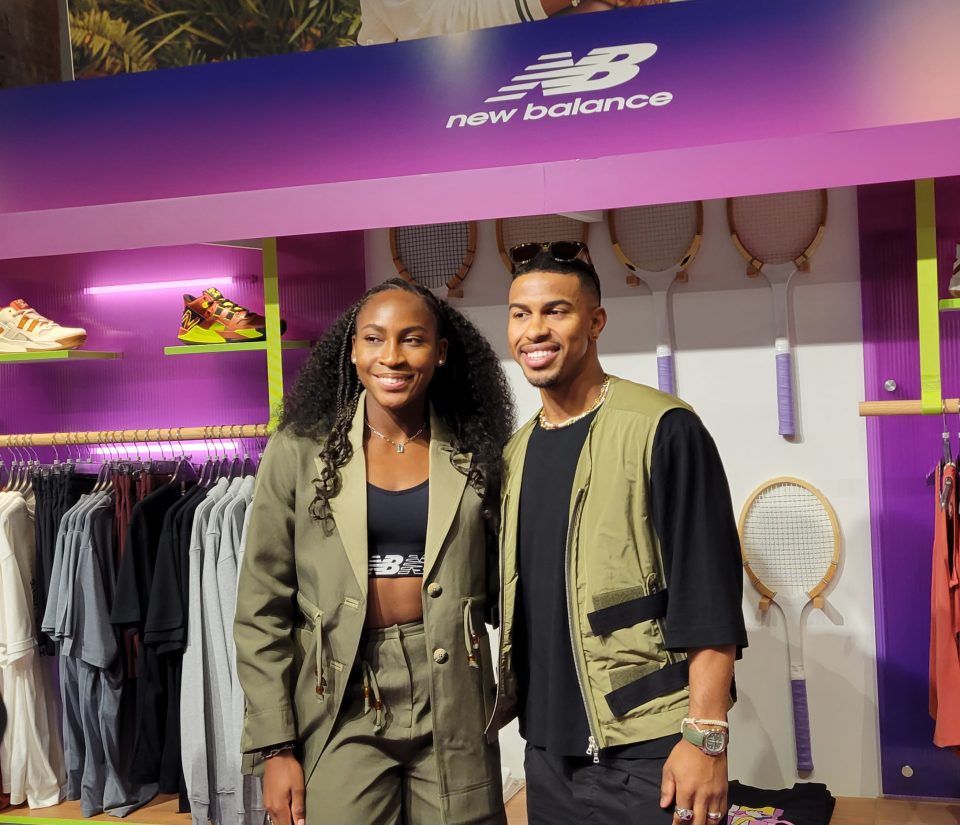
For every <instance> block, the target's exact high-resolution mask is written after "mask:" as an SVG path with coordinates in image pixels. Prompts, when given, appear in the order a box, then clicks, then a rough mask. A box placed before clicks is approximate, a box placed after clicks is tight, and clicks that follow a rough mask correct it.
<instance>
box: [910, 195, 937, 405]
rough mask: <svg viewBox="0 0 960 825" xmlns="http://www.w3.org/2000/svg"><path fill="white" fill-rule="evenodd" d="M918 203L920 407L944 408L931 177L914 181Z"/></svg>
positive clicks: (935, 227) (933, 198) (934, 214)
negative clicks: (942, 406) (942, 405)
mask: <svg viewBox="0 0 960 825" xmlns="http://www.w3.org/2000/svg"><path fill="white" fill-rule="evenodd" d="M915 196H916V207H917V312H918V321H919V333H920V410H921V412H922V413H923V414H924V415H933V414H936V413H939V412H940V411H941V404H942V395H941V385H940V301H939V298H940V296H939V289H938V284H937V208H936V194H935V191H934V182H933V180H932V179H925V180H918V181H917V182H916V184H915Z"/></svg>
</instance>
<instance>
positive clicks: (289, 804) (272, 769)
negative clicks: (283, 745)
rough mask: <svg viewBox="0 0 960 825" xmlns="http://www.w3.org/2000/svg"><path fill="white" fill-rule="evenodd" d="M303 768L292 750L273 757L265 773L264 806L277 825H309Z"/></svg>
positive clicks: (274, 824) (268, 762) (268, 761)
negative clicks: (307, 822)
mask: <svg viewBox="0 0 960 825" xmlns="http://www.w3.org/2000/svg"><path fill="white" fill-rule="evenodd" d="M304 796H305V792H304V785H303V768H302V767H301V765H300V763H299V762H298V761H297V759H296V757H295V756H294V755H293V754H292V753H291V752H290V751H284V752H283V753H279V754H277V755H276V756H271V757H270V758H269V759H268V760H267V763H266V770H264V772H263V805H264V807H265V808H266V809H267V813H268V814H269V815H270V821H271V822H272V823H273V825H306V816H307V814H306V805H305V800H304Z"/></svg>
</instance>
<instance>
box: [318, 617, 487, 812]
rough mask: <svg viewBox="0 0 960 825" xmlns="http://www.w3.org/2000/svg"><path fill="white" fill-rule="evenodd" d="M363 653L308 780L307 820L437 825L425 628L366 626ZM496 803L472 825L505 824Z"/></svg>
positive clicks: (412, 625)
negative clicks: (488, 813)
mask: <svg viewBox="0 0 960 825" xmlns="http://www.w3.org/2000/svg"><path fill="white" fill-rule="evenodd" d="M360 656H361V657H362V659H363V670H362V671H361V669H360V666H359V665H357V666H355V667H354V671H353V673H352V674H351V681H350V685H349V686H348V687H347V695H346V697H345V698H344V702H343V706H342V707H341V708H340V715H339V717H338V718H337V722H336V724H335V725H334V727H333V733H332V734H331V736H330V741H329V742H328V743H327V747H326V749H325V750H324V752H323V756H322V757H321V759H320V767H319V768H318V769H317V770H316V772H315V773H314V775H313V780H312V781H311V782H310V787H309V791H308V793H307V821H308V822H309V823H310V825H344V823H353V822H356V823H363V825H400V823H401V822H404V823H410V824H411V825H437V823H440V822H442V821H443V813H442V810H441V808H440V792H439V787H438V777H437V758H436V755H435V753H434V743H433V723H432V714H431V709H430V689H429V688H430V668H431V667H432V665H433V662H432V656H431V655H430V651H428V650H427V645H426V643H425V640H424V635H423V625H422V624H405V625H399V626H397V625H394V626H393V627H388V628H383V629H381V630H368V631H366V632H365V633H364V642H363V644H362V647H361V650H360ZM364 689H366V690H367V691H368V693H367V696H366V697H365V696H364ZM377 701H379V702H380V711H379V712H378V711H377V708H376V707H375V704H376V702H377ZM491 792H498V791H495V790H494V789H491ZM494 807H496V808H497V812H496V813H494V814H492V815H491V816H490V817H486V818H484V819H482V820H480V819H478V820H474V822H475V825H503V822H504V818H503V816H504V815H503V811H502V810H501V809H500V808H499V806H494Z"/></svg>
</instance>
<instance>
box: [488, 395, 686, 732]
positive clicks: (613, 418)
mask: <svg viewBox="0 0 960 825" xmlns="http://www.w3.org/2000/svg"><path fill="white" fill-rule="evenodd" d="M678 407H680V408H683V409H690V408H689V407H688V406H687V405H686V404H685V403H683V402H682V401H680V400H679V399H677V398H675V397H674V396H672V395H667V394H665V393H662V392H658V391H657V390H655V389H653V388H651V387H646V386H643V385H641V384H634V383H633V382H631V381H625V380H623V379H618V378H615V377H613V376H611V377H610V389H609V391H608V392H607V399H606V401H604V403H603V406H601V407H600V409H599V411H598V412H597V415H596V417H595V418H594V419H593V422H592V423H591V425H590V430H589V433H588V434H587V438H586V441H585V443H584V445H583V449H582V450H581V452H580V458H579V459H578V462H577V470H576V474H575V476H574V481H573V489H572V491H571V497H570V512H569V523H568V529H567V547H566V576H567V581H568V589H567V614H568V619H569V628H568V630H569V633H570V636H571V647H572V649H573V656H574V664H575V665H576V669H577V677H578V680H579V682H580V689H581V692H582V695H583V700H584V708H585V710H586V713H587V721H588V723H589V727H590V734H591V739H592V741H590V742H589V743H588V742H585V743H584V750H585V751H586V749H587V746H588V744H589V746H590V747H591V748H592V747H599V748H608V747H613V746H617V745H629V744H632V743H634V742H642V741H645V740H647V739H656V738H659V737H661V736H666V735H668V734H671V733H676V732H677V731H678V730H679V729H680V722H681V720H682V719H683V718H684V717H685V716H687V715H688V709H689V688H688V686H687V682H686V678H687V677H686V671H685V668H684V661H685V659H686V655H685V654H683V653H677V652H671V651H668V650H667V649H666V648H665V647H664V643H663V628H662V626H661V625H662V618H658V619H653V620H648V621H639V622H637V623H636V624H633V625H630V626H628V627H620V628H617V629H615V630H612V631H610V632H606V633H603V634H594V633H593V632H592V631H591V626H590V616H591V614H592V613H595V612H596V611H600V610H602V609H604V608H608V607H612V606H617V605H626V604H629V603H631V602H636V601H638V600H642V599H645V598H649V597H651V596H654V595H656V594H657V593H660V592H662V591H663V590H664V589H665V587H666V579H665V576H664V570H663V558H662V556H661V553H660V542H659V539H658V538H657V535H656V531H655V530H654V528H653V523H652V519H651V518H650V515H649V512H648V508H649V502H648V498H647V497H648V495H649V488H650V463H651V459H652V456H653V441H654V436H655V434H656V431H657V424H658V423H659V421H660V418H661V417H662V416H663V415H664V414H665V413H666V412H668V411H669V410H672V409H676V408H678ZM535 424H536V416H534V418H533V419H531V420H530V421H529V422H527V424H525V425H524V426H523V427H521V428H520V429H519V430H518V431H517V432H516V433H515V434H514V436H513V438H511V439H510V443H509V444H508V445H507V447H506V449H505V450H504V460H505V462H506V478H505V480H504V485H503V489H504V497H503V504H502V507H501V562H500V567H501V577H502V587H501V599H502V609H501V621H502V624H501V628H500V669H499V675H500V684H499V695H498V697H497V706H496V712H495V714H494V718H493V719H492V720H491V722H490V725H489V727H488V734H489V737H490V738H491V739H494V738H496V733H497V731H498V730H499V729H500V728H501V727H503V725H505V724H506V723H507V722H508V721H510V719H511V718H513V717H514V716H516V715H517V711H518V707H519V701H520V697H519V685H518V682H517V675H516V668H515V663H514V661H513V653H514V649H515V648H514V633H515V629H516V621H515V617H516V613H517V592H518V582H519V565H518V555H517V542H518V536H519V520H520V487H521V482H522V480H523V463H524V459H525V458H526V452H527V443H528V442H529V440H530V434H531V432H532V431H533V428H534V426H535ZM671 666H673V667H671ZM668 668H669V670H668ZM668 673H669V674H672V675H674V676H675V677H676V678H674V679H672V680H671V684H670V686H669V688H668V689H666V690H662V691H657V692H655V695H653V696H650V697H648V698H646V699H645V700H644V701H641V702H640V703H639V704H635V705H632V706H630V707H629V708H627V709H626V710H625V711H624V712H622V713H619V714H617V713H614V710H613V707H612V706H611V705H610V702H609V700H610V697H611V695H613V694H614V692H615V691H618V690H621V691H622V689H624V688H627V689H630V688H632V687H633V686H639V685H641V684H643V680H644V679H648V678H651V679H652V680H653V681H657V679H658V678H659V677H662V676H663V675H665V674H668ZM646 684H651V682H647V683H646Z"/></svg>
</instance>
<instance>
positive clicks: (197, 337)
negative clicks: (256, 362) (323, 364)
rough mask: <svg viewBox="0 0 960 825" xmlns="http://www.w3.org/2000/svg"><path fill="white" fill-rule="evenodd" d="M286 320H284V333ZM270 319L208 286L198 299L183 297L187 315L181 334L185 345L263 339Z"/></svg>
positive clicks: (282, 326) (181, 319)
mask: <svg viewBox="0 0 960 825" xmlns="http://www.w3.org/2000/svg"><path fill="white" fill-rule="evenodd" d="M285 330H286V323H285V322H284V321H281V322H280V334H281V335H282V334H283V333H284V331H285ZM266 336H267V320H266V318H264V317H263V316H262V315H259V314H257V313H256V312H251V311H250V310H249V309H246V308H245V307H242V306H240V305H239V304H237V303H235V302H233V301H231V300H229V299H228V298H225V297H224V295H223V293H222V292H220V290H219V289H214V288H213V287H211V288H209V289H205V290H204V291H203V293H202V294H201V295H199V296H197V297H196V298H195V297H194V296H193V295H184V296H183V315H182V316H181V318H180V332H179V334H178V335H177V337H178V338H179V339H180V340H181V341H183V343H185V344H235V343H238V342H242V341H263V340H264V339H265V338H266Z"/></svg>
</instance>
